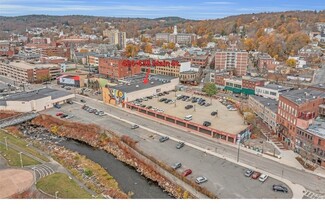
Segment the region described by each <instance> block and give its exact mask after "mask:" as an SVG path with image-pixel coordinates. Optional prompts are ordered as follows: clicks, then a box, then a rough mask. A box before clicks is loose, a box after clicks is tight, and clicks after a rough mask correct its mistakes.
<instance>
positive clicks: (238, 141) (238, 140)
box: [237, 134, 240, 163]
mask: <svg viewBox="0 0 325 216" xmlns="http://www.w3.org/2000/svg"><path fill="white" fill-rule="evenodd" d="M239 138H240V135H239V134H238V136H237V145H238V152H237V163H238V162H239V152H240V139H239Z"/></svg>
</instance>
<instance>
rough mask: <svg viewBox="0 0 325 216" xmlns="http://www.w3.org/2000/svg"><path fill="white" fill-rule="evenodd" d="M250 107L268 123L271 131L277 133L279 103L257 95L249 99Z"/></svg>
mask: <svg viewBox="0 0 325 216" xmlns="http://www.w3.org/2000/svg"><path fill="white" fill-rule="evenodd" d="M248 106H249V107H250V108H251V109H252V110H253V112H254V113H255V114H256V115H257V116H259V117H260V118H261V119H262V120H263V122H264V123H266V124H267V125H268V126H269V128H270V129H271V130H273V131H274V132H276V128H277V127H276V119H277V111H278V102H277V101H275V100H273V99H269V98H263V97H259V96H255V95H250V96H249V98H248Z"/></svg>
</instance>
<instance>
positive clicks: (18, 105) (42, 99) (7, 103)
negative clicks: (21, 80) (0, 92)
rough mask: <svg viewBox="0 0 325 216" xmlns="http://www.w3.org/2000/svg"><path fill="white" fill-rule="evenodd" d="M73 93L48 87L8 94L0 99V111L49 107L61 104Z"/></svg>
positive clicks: (72, 96)
mask: <svg viewBox="0 0 325 216" xmlns="http://www.w3.org/2000/svg"><path fill="white" fill-rule="evenodd" d="M74 97H75V94H72V93H69V92H66V91H60V90H55V89H50V88H43V89H39V90H34V91H31V92H23V93H16V94H12V95H9V96H7V97H5V98H3V99H0V111H1V110H6V111H15V112H32V111H36V112H39V111H42V110H46V109H50V108H52V107H53V105H54V104H63V103H65V102H66V101H68V100H71V99H72V98H74Z"/></svg>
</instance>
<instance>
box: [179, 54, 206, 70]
mask: <svg viewBox="0 0 325 216" xmlns="http://www.w3.org/2000/svg"><path fill="white" fill-rule="evenodd" d="M184 59H185V60H187V61H190V62H191V64H192V65H200V66H201V67H203V68H205V67H206V66H207V64H208V60H209V56H208V55H192V56H186V57H184Z"/></svg>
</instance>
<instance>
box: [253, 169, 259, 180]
mask: <svg viewBox="0 0 325 216" xmlns="http://www.w3.org/2000/svg"><path fill="white" fill-rule="evenodd" d="M260 175H261V173H260V172H256V171H255V172H254V173H253V175H252V179H258V177H260Z"/></svg>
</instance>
